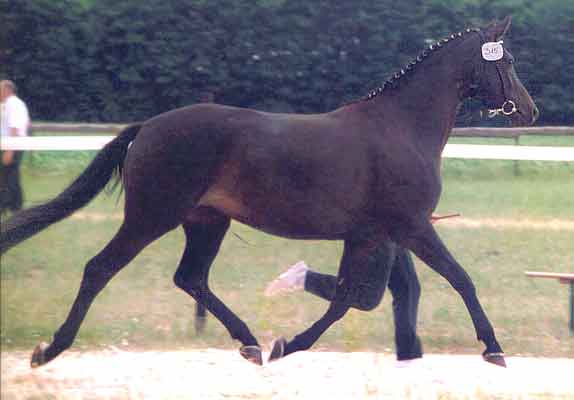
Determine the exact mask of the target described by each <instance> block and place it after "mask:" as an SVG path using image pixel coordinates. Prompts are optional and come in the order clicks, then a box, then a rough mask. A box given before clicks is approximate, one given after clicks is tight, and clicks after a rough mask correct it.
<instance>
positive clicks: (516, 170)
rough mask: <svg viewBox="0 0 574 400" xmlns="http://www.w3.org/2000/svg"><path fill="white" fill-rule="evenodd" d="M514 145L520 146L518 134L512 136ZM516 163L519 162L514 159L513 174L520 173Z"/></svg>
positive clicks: (517, 174)
mask: <svg viewBox="0 0 574 400" xmlns="http://www.w3.org/2000/svg"><path fill="white" fill-rule="evenodd" d="M514 145H515V146H520V134H517V135H516V136H514ZM518 163H519V161H518V160H514V176H519V175H520V165H519V164H518Z"/></svg>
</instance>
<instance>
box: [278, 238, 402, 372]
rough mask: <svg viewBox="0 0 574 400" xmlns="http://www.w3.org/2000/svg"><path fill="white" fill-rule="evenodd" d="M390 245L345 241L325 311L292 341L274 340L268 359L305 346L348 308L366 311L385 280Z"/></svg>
mask: <svg viewBox="0 0 574 400" xmlns="http://www.w3.org/2000/svg"><path fill="white" fill-rule="evenodd" d="M394 247H395V246H394V244H393V243H392V242H389V241H385V242H378V243H377V242H375V241H371V240H359V241H353V240H347V241H345V250H344V252H343V258H342V260H341V266H340V268H339V274H338V276H337V286H336V289H335V295H334V298H333V300H332V301H331V304H330V305H329V308H328V310H327V312H326V313H325V314H324V315H323V317H321V318H320V319H319V320H318V321H317V322H315V323H314V324H313V325H312V326H311V327H310V328H309V329H307V330H306V331H304V332H303V333H301V334H299V335H297V336H295V338H294V339H293V340H292V341H290V342H286V341H285V339H279V340H277V341H276V342H275V343H274V345H273V349H272V351H271V355H270V357H269V361H274V360H276V359H279V358H281V357H283V356H286V355H288V354H291V353H294V352H296V351H300V350H307V349H309V348H310V347H311V346H312V345H313V343H315V342H316V341H317V340H318V339H319V337H321V335H322V334H323V333H324V332H325V331H326V330H327V329H328V328H329V327H330V326H331V325H332V324H333V323H335V322H336V321H338V320H339V319H341V318H342V317H343V316H344V315H345V313H346V312H347V311H348V310H349V308H351V307H353V308H357V309H359V310H363V311H370V310H372V309H374V308H375V307H376V306H377V305H379V303H380V302H381V299H382V297H383V294H384V292H385V288H386V286H387V283H388V281H389V275H390V272H391V267H392V263H391V261H392V260H393V259H394Z"/></svg>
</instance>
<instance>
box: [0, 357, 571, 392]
mask: <svg viewBox="0 0 574 400" xmlns="http://www.w3.org/2000/svg"><path fill="white" fill-rule="evenodd" d="M28 357H29V354H28V353H23V352H5V353H2V355H1V361H2V368H1V371H2V381H1V398H2V400H14V399H17V400H24V399H58V400H59V399H63V400H67V399H205V400H215V399H226V400H227V399H273V400H279V399H313V400H315V399H425V400H426V399H574V359H542V358H524V357H509V358H507V364H508V368H506V369H503V368H500V367H497V366H494V365H490V364H488V363H485V362H484V361H482V360H481V358H480V356H478V355H426V356H425V357H424V358H423V359H422V360H418V361H415V362H412V363H410V364H407V365H399V364H398V363H397V362H396V361H395V359H394V357H393V356H392V355H390V354H377V353H335V352H321V351H309V352H301V353H297V354H293V355H290V356H289V357H286V358H285V359H283V360H280V361H277V362H275V363H272V364H266V365H264V366H263V367H258V366H255V365H252V364H250V363H249V362H247V361H245V360H244V359H243V358H241V356H240V355H239V353H238V352H236V351H229V350H217V349H206V350H192V351H162V352H152V351H147V352H135V351H120V350H118V349H115V348H113V349H110V350H106V351H99V352H84V353H80V352H67V353H64V354H63V355H62V356H60V358H58V359H56V360H54V361H53V362H52V363H50V364H48V365H46V366H44V367H42V368H39V369H34V370H32V369H30V367H29V364H28V363H29V358H28Z"/></svg>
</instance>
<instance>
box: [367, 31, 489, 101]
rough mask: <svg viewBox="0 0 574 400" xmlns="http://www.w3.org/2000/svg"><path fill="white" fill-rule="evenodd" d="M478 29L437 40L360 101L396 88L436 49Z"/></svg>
mask: <svg viewBox="0 0 574 400" xmlns="http://www.w3.org/2000/svg"><path fill="white" fill-rule="evenodd" d="M479 31H480V29H478V28H469V29H467V30H465V31H461V32H458V33H453V34H452V35H450V36H448V37H446V38H444V39H442V40H439V41H438V42H436V43H435V44H431V45H430V46H429V47H428V48H427V49H425V50H423V51H422V52H421V53H420V54H419V55H418V56H417V57H416V58H415V59H414V60H412V61H411V62H409V63H408V64H407V65H405V66H404V67H403V68H402V69H401V70H400V71H398V72H396V73H395V74H394V75H391V76H390V77H389V78H388V79H387V80H386V81H385V82H384V83H383V84H382V85H381V86H379V87H378V88H375V89H373V90H371V91H370V92H369V93H368V94H367V95H366V96H364V97H363V98H361V99H360V100H371V99H373V98H375V97H377V96H378V95H380V94H381V93H383V92H384V91H385V89H387V88H391V87H394V86H396V84H397V82H398V81H399V80H400V79H401V78H402V77H403V76H405V75H407V74H408V73H410V72H412V71H414V69H415V67H416V66H417V65H419V64H420V63H421V62H423V61H424V60H425V59H426V58H427V57H429V56H430V55H431V54H434V52H436V51H437V50H438V49H440V48H442V47H443V46H444V45H445V44H447V43H450V42H451V41H453V40H456V39H459V38H462V37H464V36H466V35H467V34H468V33H472V32H479Z"/></svg>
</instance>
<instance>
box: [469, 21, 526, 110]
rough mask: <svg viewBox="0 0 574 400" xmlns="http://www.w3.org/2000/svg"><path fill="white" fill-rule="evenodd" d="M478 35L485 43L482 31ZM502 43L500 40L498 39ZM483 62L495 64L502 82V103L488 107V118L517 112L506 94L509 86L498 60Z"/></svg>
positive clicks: (513, 103)
mask: <svg viewBox="0 0 574 400" xmlns="http://www.w3.org/2000/svg"><path fill="white" fill-rule="evenodd" d="M478 35H479V36H480V39H481V42H482V44H484V43H487V41H486V39H485V38H484V35H483V33H482V32H480V31H479V32H478ZM500 42H501V43H502V41H500ZM483 62H494V63H495V66H496V72H497V73H498V77H499V78H500V82H501V84H502V93H504V97H505V100H504V103H502V105H501V106H500V107H499V108H489V109H488V118H494V117H496V116H497V115H504V116H506V117H508V116H510V115H512V114H515V113H517V112H518V107H517V106H516V103H515V102H514V101H513V100H509V99H508V96H507V95H506V87H507V86H510V83H507V82H506V78H505V76H504V74H502V73H501V72H500V63H499V61H498V60H497V61H486V60H484V61H483Z"/></svg>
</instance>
